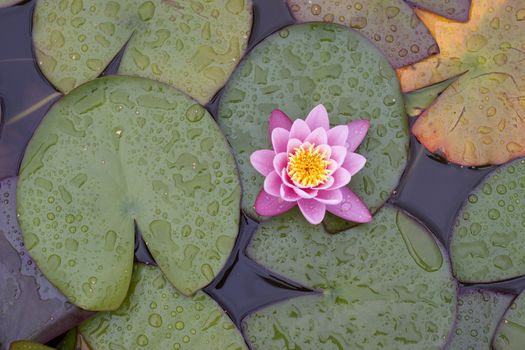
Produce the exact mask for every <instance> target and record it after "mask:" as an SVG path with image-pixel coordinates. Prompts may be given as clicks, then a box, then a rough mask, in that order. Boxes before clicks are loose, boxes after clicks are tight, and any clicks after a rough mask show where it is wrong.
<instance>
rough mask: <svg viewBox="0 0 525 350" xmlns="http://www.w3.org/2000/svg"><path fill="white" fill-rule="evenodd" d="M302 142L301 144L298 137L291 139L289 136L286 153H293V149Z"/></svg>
mask: <svg viewBox="0 0 525 350" xmlns="http://www.w3.org/2000/svg"><path fill="white" fill-rule="evenodd" d="M290 135H291V133H290ZM302 144H303V142H302V141H301V140H299V139H292V138H291V139H290V140H289V141H288V144H287V145H286V153H287V154H290V153H294V152H295V149H296V148H299V147H301V145H302Z"/></svg>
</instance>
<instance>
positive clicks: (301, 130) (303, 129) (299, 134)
mask: <svg viewBox="0 0 525 350" xmlns="http://www.w3.org/2000/svg"><path fill="white" fill-rule="evenodd" d="M310 133H311V130H310V128H309V127H308V124H306V122H305V121H304V120H302V119H296V120H295V121H294V122H293V124H292V128H291V129H290V138H291V139H299V140H300V141H304V139H305V138H306V136H308V135H310Z"/></svg>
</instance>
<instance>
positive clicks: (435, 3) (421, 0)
mask: <svg viewBox="0 0 525 350" xmlns="http://www.w3.org/2000/svg"><path fill="white" fill-rule="evenodd" d="M474 1H476V0H474ZM407 2H408V3H409V4H412V5H414V6H416V7H419V8H420V9H423V10H427V11H430V12H433V13H435V14H437V15H440V16H443V17H446V18H449V19H452V20H454V21H460V22H466V21H468V19H469V10H470V5H471V0H407Z"/></svg>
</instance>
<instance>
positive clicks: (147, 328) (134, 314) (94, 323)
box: [79, 264, 247, 350]
mask: <svg viewBox="0 0 525 350" xmlns="http://www.w3.org/2000/svg"><path fill="white" fill-rule="evenodd" d="M79 332H80V334H81V335H82V337H83V338H84V339H85V340H86V342H87V343H88V345H89V346H90V347H92V348H93V349H96V350H121V349H122V350H123V349H139V348H145V349H210V350H247V347H246V344H245V343H244V339H243V338H242V335H241V333H240V332H239V331H238V330H237V328H236V327H235V325H234V324H233V322H232V321H231V320H230V319H229V317H228V316H227V315H226V313H224V311H223V310H222V309H221V308H220V307H219V306H218V305H217V304H216V303H215V302H214V301H213V299H211V298H210V297H209V296H208V295H206V294H204V293H203V292H199V293H197V294H195V295H194V296H193V297H191V298H190V297H186V296H184V295H182V294H180V293H179V292H177V290H175V289H174V288H173V287H172V286H171V285H170V284H169V282H168V281H167V280H166V279H165V277H164V275H163V274H162V272H161V271H160V270H159V269H157V268H155V267H151V266H145V265H142V264H136V265H135V267H134V273H133V277H132V280H131V286H130V290H129V294H128V296H127V298H126V300H125V301H124V303H123V304H122V306H121V307H120V308H119V309H118V310H116V311H113V312H104V313H99V314H97V315H96V316H95V317H94V318H92V319H90V320H88V321H86V322H84V323H83V324H81V325H80V327H79Z"/></svg>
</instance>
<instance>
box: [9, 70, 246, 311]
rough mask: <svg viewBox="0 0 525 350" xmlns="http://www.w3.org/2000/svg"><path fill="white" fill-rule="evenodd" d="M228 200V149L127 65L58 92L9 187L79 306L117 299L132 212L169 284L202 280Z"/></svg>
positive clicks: (194, 109) (210, 125)
mask: <svg viewBox="0 0 525 350" xmlns="http://www.w3.org/2000/svg"><path fill="white" fill-rule="evenodd" d="M239 203H240V186H239V180H238V178H237V170H236V167H235V162H234V159H233V157H232V155H231V153H230V148H229V146H228V144H227V141H226V139H225V138H224V136H223V135H222V134H221V132H220V130H219V128H218V127H217V125H216V124H215V122H214V120H213V119H212V118H211V116H210V115H209V114H208V113H207V112H206V110H205V109H204V108H203V107H201V106H200V105H198V104H196V103H195V102H194V101H192V100H191V99H189V98H188V97H186V96H185V95H183V94H182V93H180V92H179V91H177V90H175V89H173V88H171V87H169V86H166V85H163V84H161V83H158V82H155V81H151V80H147V79H143V78H131V77H117V76H113V77H107V78H102V79H97V80H94V81H91V82H89V83H87V84H85V85H83V86H82V87H80V88H78V89H75V90H74V91H72V92H71V93H69V94H68V95H66V96H65V97H64V98H63V99H62V100H60V101H59V102H57V103H56V104H55V105H54V106H53V108H52V109H51V111H50V112H49V113H48V115H47V116H46V117H45V119H44V121H43V122H42V124H41V125H40V126H39V127H38V129H37V131H36V133H35V135H34V136H33V138H32V140H31V142H30V143H29V146H28V148H27V150H26V153H25V156H24V160H23V162H22V166H21V171H20V178H19V182H18V187H17V208H18V214H19V221H20V227H21V229H22V232H23V235H24V241H25V243H26V246H27V248H28V249H29V252H30V253H31V255H32V257H33V258H34V259H35V261H36V262H37V264H38V266H39V267H40V269H41V270H42V272H43V273H44V275H45V276H46V277H47V278H48V279H49V280H50V281H51V282H52V283H53V284H54V285H55V286H57V287H58V288H59V289H60V290H61V291H62V292H63V293H64V294H65V295H66V296H67V297H68V298H69V299H70V300H71V301H72V302H73V303H75V304H77V305H79V306H80V307H82V308H84V309H88V310H113V309H116V308H117V307H118V306H119V305H120V304H121V302H122V300H123V299H124V297H125V296H126V292H127V289H128V285H129V280H130V277H131V270H132V263H133V240H134V221H135V222H136V223H137V225H138V227H139V229H140V232H141V233H142V235H143V237H144V239H145V241H146V243H147V244H148V247H149V249H150V251H151V253H152V255H153V257H154V258H155V260H156V262H157V263H158V265H159V266H160V268H161V269H162V270H163V272H164V273H165V274H166V275H167V278H168V279H169V280H170V282H171V283H172V284H173V285H174V286H175V287H176V288H177V289H179V290H180V291H181V292H183V293H185V294H191V293H193V292H195V291H196V290H198V289H200V288H202V287H203V286H205V285H207V284H208V283H209V282H210V281H211V280H212V279H213V278H214V276H215V275H216V274H217V273H218V272H219V270H220V269H221V268H222V266H223V265H224V263H225V261H226V259H227V257H228V255H229V253H230V251H231V249H232V248H233V244H234V241H235V238H236V236H237V232H238V226H239V216H240V211H239Z"/></svg>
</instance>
